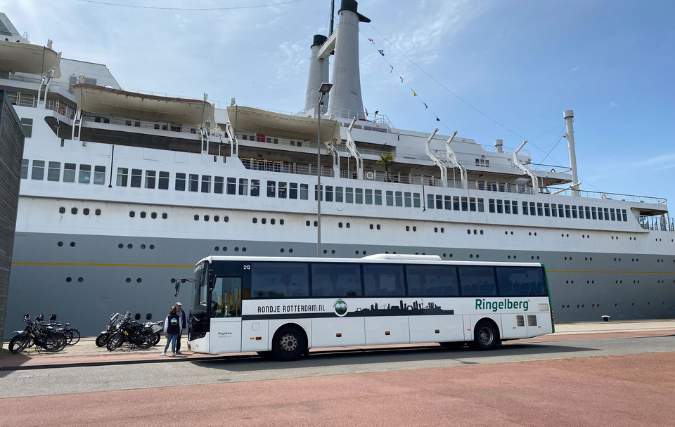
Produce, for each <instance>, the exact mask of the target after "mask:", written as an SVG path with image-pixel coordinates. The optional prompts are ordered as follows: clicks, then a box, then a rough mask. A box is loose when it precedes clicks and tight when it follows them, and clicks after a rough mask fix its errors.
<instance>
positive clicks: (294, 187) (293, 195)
mask: <svg viewBox="0 0 675 427" xmlns="http://www.w3.org/2000/svg"><path fill="white" fill-rule="evenodd" d="M288 198H289V199H297V198H298V184H297V183H295V182H291V183H290V184H289V187H288Z"/></svg>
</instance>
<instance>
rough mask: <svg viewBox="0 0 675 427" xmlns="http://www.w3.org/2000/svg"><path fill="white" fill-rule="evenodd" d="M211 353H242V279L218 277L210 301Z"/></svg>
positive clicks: (214, 282)
mask: <svg viewBox="0 0 675 427" xmlns="http://www.w3.org/2000/svg"><path fill="white" fill-rule="evenodd" d="M210 304H211V305H210V307H209V308H210V310H209V311H210V314H211V333H210V342H209V347H210V348H209V350H210V351H209V352H210V353H211V354H218V353H238V352H240V351H241V277H216V278H215V280H214V281H213V289H212V290H211V299H210Z"/></svg>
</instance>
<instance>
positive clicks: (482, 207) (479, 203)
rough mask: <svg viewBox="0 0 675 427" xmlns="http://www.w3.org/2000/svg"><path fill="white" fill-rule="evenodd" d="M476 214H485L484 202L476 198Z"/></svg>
mask: <svg viewBox="0 0 675 427" xmlns="http://www.w3.org/2000/svg"><path fill="white" fill-rule="evenodd" d="M478 212H485V202H484V201H483V199H482V198H478Z"/></svg>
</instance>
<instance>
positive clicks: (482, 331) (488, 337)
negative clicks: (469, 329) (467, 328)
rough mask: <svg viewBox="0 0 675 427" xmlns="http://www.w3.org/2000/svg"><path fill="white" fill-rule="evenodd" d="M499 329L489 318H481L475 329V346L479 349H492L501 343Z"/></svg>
mask: <svg viewBox="0 0 675 427" xmlns="http://www.w3.org/2000/svg"><path fill="white" fill-rule="evenodd" d="M499 342H500V340H499V330H498V329H497V327H496V326H495V324H494V323H493V322H491V321H489V320H481V321H480V322H478V323H476V327H475V328H474V329H473V347H474V348H476V349H477V350H492V349H493V348H495V347H496V346H497V345H499Z"/></svg>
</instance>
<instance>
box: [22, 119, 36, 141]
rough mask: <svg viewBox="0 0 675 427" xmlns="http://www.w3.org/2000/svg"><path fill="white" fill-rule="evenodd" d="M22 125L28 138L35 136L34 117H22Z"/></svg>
mask: <svg viewBox="0 0 675 427" xmlns="http://www.w3.org/2000/svg"><path fill="white" fill-rule="evenodd" d="M21 127H23V133H24V135H26V138H30V137H31V136H33V119H21Z"/></svg>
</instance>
